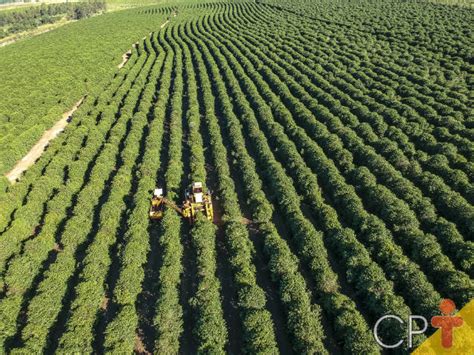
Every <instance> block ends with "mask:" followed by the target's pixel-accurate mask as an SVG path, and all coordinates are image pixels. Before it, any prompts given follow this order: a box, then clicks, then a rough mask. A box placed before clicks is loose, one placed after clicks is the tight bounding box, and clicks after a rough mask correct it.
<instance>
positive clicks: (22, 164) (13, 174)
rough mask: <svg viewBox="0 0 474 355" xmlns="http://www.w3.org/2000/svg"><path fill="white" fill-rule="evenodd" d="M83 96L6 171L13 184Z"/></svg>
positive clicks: (59, 131)
mask: <svg viewBox="0 0 474 355" xmlns="http://www.w3.org/2000/svg"><path fill="white" fill-rule="evenodd" d="M84 99H85V97H83V98H81V99H80V100H79V101H78V102H76V104H75V105H74V106H73V107H72V109H71V110H69V111H68V112H65V113H64V114H63V117H62V118H61V119H60V120H59V121H58V122H56V124H55V125H54V126H53V127H52V128H50V129H48V130H47V131H46V132H44V134H43V136H42V137H41V138H40V140H39V141H38V142H37V143H36V144H35V145H34V146H33V148H31V150H30V151H29V152H28V154H26V155H25V156H24V157H23V158H22V159H21V160H20V161H19V162H18V163H17V164H16V165H15V167H14V168H13V169H12V170H11V171H10V172H8V173H7V174H6V175H5V176H6V177H7V179H8V180H9V181H10V183H12V184H14V183H15V182H16V181H17V179H19V178H20V177H21V175H22V174H23V172H25V171H26V170H27V169H28V168H29V167H30V166H32V165H33V164H34V163H35V162H36V160H38V159H39V157H40V156H41V154H43V152H44V150H45V148H46V147H47V146H48V144H49V142H50V141H51V140H52V139H54V138H56V137H57V135H58V134H59V133H61V132H62V131H63V130H64V128H65V127H66V126H67V124H68V123H69V121H70V118H71V116H72V114H73V113H74V112H75V111H76V110H77V109H78V108H79V106H80V105H81V104H82V102H83V101H84Z"/></svg>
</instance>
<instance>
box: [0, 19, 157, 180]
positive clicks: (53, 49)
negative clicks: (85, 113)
mask: <svg viewBox="0 0 474 355" xmlns="http://www.w3.org/2000/svg"><path fill="white" fill-rule="evenodd" d="M160 13H161V15H160V14H157V15H155V16H153V17H147V21H144V16H146V15H143V14H139V13H138V12H137V11H136V10H130V11H120V12H114V13H107V14H104V15H101V16H95V17H93V18H90V19H86V20H83V21H78V22H75V23H71V24H68V25H66V26H63V27H61V28H58V29H56V30H54V31H50V32H48V33H45V34H42V35H40V36H36V37H33V38H31V39H28V40H24V41H20V42H18V43H15V44H12V45H8V46H6V47H3V48H0V53H1V54H0V77H1V78H2V80H1V81H0V96H1V97H2V101H1V103H0V127H1V129H0V140H2V139H3V138H4V137H8V139H7V140H6V141H2V144H1V147H0V167H1V168H2V171H0V172H2V173H4V172H6V171H8V170H9V169H10V168H12V167H13V165H14V164H15V162H16V161H18V160H19V159H21V157H22V156H24V155H25V154H26V153H27V152H28V150H29V149H30V148H31V147H32V146H33V145H34V144H35V143H36V142H37V141H38V139H39V138H40V137H41V135H42V134H43V133H44V131H45V130H46V129H48V128H50V127H51V126H53V124H54V123H55V122H56V121H58V120H59V119H60V118H61V116H62V115H63V113H64V112H66V111H68V110H70V108H71V107H72V106H73V105H74V103H76V102H77V101H78V100H79V98H81V97H82V96H84V95H85V94H87V93H89V94H90V93H93V92H96V91H98V90H100V89H101V88H103V87H104V86H105V85H106V83H107V82H108V81H110V79H111V78H112V76H113V74H114V72H115V71H116V69H117V67H116V65H118V64H119V63H120V62H121V61H122V55H123V54H124V53H125V52H126V51H128V50H129V49H130V48H131V47H132V44H133V43H135V42H137V41H138V40H139V39H141V38H143V37H144V36H145V35H147V34H148V33H149V32H150V31H153V30H155V29H156V28H159V26H160V25H161V24H162V23H163V22H164V21H165V20H166V11H165V10H163V12H161V11H160Z"/></svg>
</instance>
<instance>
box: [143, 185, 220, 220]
mask: <svg viewBox="0 0 474 355" xmlns="http://www.w3.org/2000/svg"><path fill="white" fill-rule="evenodd" d="M184 197H185V199H184V201H183V204H182V205H181V206H177V205H176V204H175V203H173V201H170V200H168V199H167V198H166V197H164V196H163V189H162V188H157V189H155V191H154V192H153V197H152V199H151V207H150V218H151V219H152V220H160V219H161V218H163V212H164V210H165V207H166V206H168V207H170V208H172V209H174V210H175V211H176V212H178V213H179V214H180V215H181V216H183V217H184V218H186V219H188V221H189V222H190V223H193V222H194V221H195V220H196V218H197V214H198V213H199V212H201V213H203V214H204V216H206V218H207V219H208V220H209V221H211V222H212V221H213V220H214V209H213V207H212V197H211V193H210V192H204V188H203V186H202V182H193V183H192V184H191V185H190V186H189V187H188V188H187V189H186V191H185V193H184Z"/></svg>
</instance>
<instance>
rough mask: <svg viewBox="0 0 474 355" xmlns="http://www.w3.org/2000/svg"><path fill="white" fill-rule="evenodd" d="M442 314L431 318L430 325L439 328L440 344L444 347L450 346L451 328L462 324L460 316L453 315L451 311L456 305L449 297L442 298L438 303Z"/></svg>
mask: <svg viewBox="0 0 474 355" xmlns="http://www.w3.org/2000/svg"><path fill="white" fill-rule="evenodd" d="M439 309H440V311H441V313H442V316H435V317H433V318H431V325H432V326H433V327H435V328H441V345H442V346H443V347H444V348H450V347H451V346H452V345H453V328H458V327H460V326H462V325H463V323H464V322H463V319H462V318H461V317H454V316H452V313H454V311H455V310H456V305H455V304H454V302H453V301H451V300H450V299H444V300H442V301H441V303H440V305H439Z"/></svg>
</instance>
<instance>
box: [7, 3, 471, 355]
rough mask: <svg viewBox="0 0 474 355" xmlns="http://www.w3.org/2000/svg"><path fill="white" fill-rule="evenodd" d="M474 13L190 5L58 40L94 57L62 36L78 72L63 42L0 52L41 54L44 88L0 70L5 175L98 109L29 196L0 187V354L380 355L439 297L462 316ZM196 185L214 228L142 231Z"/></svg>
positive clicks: (165, 224)
mask: <svg viewBox="0 0 474 355" xmlns="http://www.w3.org/2000/svg"><path fill="white" fill-rule="evenodd" d="M368 5H370V6H368ZM389 8H390V11H388V9H389ZM348 9H350V11H348ZM422 10H423V11H424V10H426V11H425V12H422ZM175 11H176V12H175ZM175 13H176V14H177V16H176V17H175V16H170V15H171V14H173V15H174V14H175ZM381 14H383V16H381ZM422 14H423V16H421V15H422ZM125 15H127V16H125ZM470 15H471V12H469V11H468V10H467V9H460V8H454V7H452V8H449V11H448V9H447V7H444V6H439V5H437V6H435V5H432V4H428V3H423V4H421V2H418V1H416V2H401V1H396V0H383V1H379V2H373V1H369V0H355V1H351V6H350V7H348V6H347V2H345V1H336V2H335V1H330V0H318V1H309V0H308V1H306V0H291V1H290V0H288V1H278V2H276V1H273V0H266V1H257V2H248V1H239V2H232V3H205V4H191V3H190V4H186V5H180V6H178V7H169V8H163V7H150V8H143V9H139V10H135V11H132V12H130V11H124V12H123V16H122V14H110V15H104V16H101V19H100V21H98V20H96V19H94V18H93V19H88V20H84V21H81V23H80V24H79V23H78V24H74V25H70V26H67V27H65V28H64V29H61V30H58V31H63V32H62V33H67V34H69V35H71V34H72V33H75V34H76V35H77V38H78V40H77V41H78V42H77V44H81V45H83V46H84V48H83V50H84V51H85V53H79V54H78V52H77V48H75V46H72V45H71V46H72V47H69V44H70V43H73V42H74V41H72V39H71V38H69V37H65V38H66V41H65V42H67V43H68V44H67V45H66V44H62V47H61V48H69V49H70V53H73V54H76V55H78V56H79V57H78V58H77V59H67V58H63V57H61V58H60V59H59V60H57V58H56V57H58V56H57V55H55V52H54V53H53V52H52V54H51V53H49V52H48V51H49V50H51V48H56V49H57V48H60V47H59V46H57V45H58V43H57V42H55V41H58V38H57V37H56V35H55V34H54V32H53V33H51V34H48V35H47V36H46V35H45V36H44V37H43V39H44V46H45V48H47V49H45V50H44V51H43V49H42V48H40V46H39V42H37V41H38V40H31V41H29V42H28V41H25V42H24V43H19V44H15V45H14V46H11V47H7V48H4V49H1V50H0V51H2V60H4V59H3V58H4V57H3V54H4V53H5V54H6V57H7V58H8V60H12V59H13V58H15V57H14V56H13V54H12V53H13V52H14V51H13V50H11V49H8V48H17V49H18V53H20V54H21V53H25V52H21V51H23V50H24V51H26V50H29V51H30V52H31V53H30V54H31V57H32V58H37V59H38V56H40V57H41V55H40V54H41V53H42V55H45V58H47V59H44V60H45V62H42V61H39V68H38V69H28V70H26V69H25V67H24V66H23V64H22V63H19V64H17V65H18V67H19V68H20V69H21V70H24V75H30V74H31V76H30V77H29V80H30V81H32V82H31V83H28V85H30V86H28V85H26V84H25V82H24V81H22V80H23V79H22V75H20V74H19V73H20V71H17V69H16V68H13V66H12V65H11V64H9V63H10V62H8V60H7V61H6V62H5V63H6V64H5V68H7V69H8V70H10V72H9V74H11V77H10V76H8V77H7V79H6V80H5V82H2V83H1V84H0V90H4V91H5V92H6V93H7V95H3V96H2V98H3V97H4V98H5V100H4V101H2V104H1V105H0V128H1V132H2V133H1V134H2V135H1V136H0V143H2V148H1V149H0V154H3V155H4V156H6V157H7V159H3V160H1V161H0V164H4V165H2V166H3V167H4V168H5V169H7V168H8V167H9V166H11V164H10V163H8V161H10V160H11V161H14V160H16V159H17V158H18V157H19V156H21V154H22V152H21V149H24V150H27V148H28V147H29V146H30V145H31V143H32V142H34V140H35V136H36V137H37V136H38V135H41V133H42V132H43V130H44V128H45V127H47V126H50V124H51V123H52V122H53V121H54V120H53V118H56V119H57V117H58V116H60V115H61V112H62V111H63V110H64V109H65V108H66V104H70V103H71V102H74V100H77V98H78V97H81V96H82V95H83V94H84V93H85V92H86V91H85V90H83V89H84V88H85V87H86V86H87V94H88V95H87V97H86V99H85V100H84V102H83V104H82V105H81V106H80V107H79V109H78V110H77V111H76V112H75V114H74V116H73V118H72V121H71V123H70V124H69V125H68V126H67V127H66V129H65V131H64V133H62V134H61V135H59V137H58V138H57V139H55V140H53V141H52V142H51V143H50V145H49V146H48V148H47V150H46V151H45V152H44V154H43V155H42V157H41V158H40V159H39V160H38V162H36V164H35V165H34V166H33V167H31V168H30V169H29V170H28V171H27V172H25V174H24V175H23V176H22V177H21V179H20V181H19V182H17V183H16V184H15V185H12V186H8V184H7V182H6V180H5V179H2V180H0V211H1V213H0V319H2V322H0V352H6V353H41V352H47V353H50V352H51V353H53V352H64V353H90V352H98V353H102V352H112V353H132V352H158V353H170V354H178V353H180V352H183V351H185V352H186V351H190V352H197V353H225V352H229V351H233V350H234V348H236V347H238V350H239V351H241V352H243V353H251V354H254V353H259V354H276V353H278V352H282V351H283V350H286V347H287V346H291V347H292V349H293V351H294V352H295V353H303V354H314V353H318V354H324V353H328V352H341V353H342V352H347V353H357V354H362V353H363V354H366V353H367V354H376V353H380V351H381V349H380V348H379V347H378V346H377V344H376V343H375V341H374V339H373V337H372V335H371V328H372V327H373V325H374V324H375V322H376V320H377V319H378V318H379V317H380V316H381V315H384V314H397V315H400V316H401V317H402V318H406V317H407V316H408V315H409V314H411V313H415V314H422V315H424V316H425V317H427V318H429V317H430V316H431V315H432V314H434V313H437V312H438V308H437V307H438V303H439V300H440V299H441V298H445V297H449V298H451V299H454V300H455V301H456V304H457V306H458V307H459V308H460V307H462V306H463V305H464V304H465V303H466V302H468V301H469V300H470V299H472V296H473V294H474V286H473V282H472V275H473V270H472V268H473V255H474V254H473V253H474V251H473V250H474V248H473V244H472V242H473V241H472V228H473V227H472V226H473V224H472V220H473V218H472V214H473V209H472V202H473V198H474V195H473V190H472V183H471V182H472V179H473V178H474V165H473V164H472V158H473V154H474V153H473V152H474V148H473V144H472V139H473V137H474V136H473V131H472V129H473V128H474V127H473V126H472V122H471V120H470V116H469V115H470V114H471V113H472V112H471V109H470V106H469V101H468V97H469V85H470V83H471V81H472V80H471V78H470V74H469V67H468V65H467V63H468V60H469V58H470V54H469V53H470V52H469V50H468V49H467V48H468V41H466V37H468V36H467V34H468V32H467V31H465V27H463V26H462V25H463V24H464V23H465V21H466V18H468V17H469V16H470ZM165 19H169V20H170V22H169V23H167V25H166V27H160V26H161V23H163V21H164V20H165ZM415 19H416V21H415ZM121 21H123V23H122V22H121ZM393 24H396V26H394V25H393ZM79 25H80V26H79ZM106 25H109V29H108V30H109V32H112V33H107V34H105V27H103V26H106ZM75 26H77V27H75ZM79 29H82V30H84V33H82V34H80V33H79V32H80V31H79ZM149 29H152V30H153V31H154V32H153V33H151V34H150V36H146V38H144V40H142V41H139V43H138V44H136V45H135V46H132V43H134V42H136V40H137V38H136V37H138V38H141V37H143V35H146V34H147V31H148V30H149ZM74 31H79V32H77V33H76V32H74ZM115 31H117V32H115ZM58 33H59V32H58ZM93 35H101V36H103V38H100V39H99V38H96V39H94V41H93V43H92V44H88V45H84V43H82V41H84V40H85V39H86V38H89V39H90V38H92V37H93ZM117 36H122V37H123V38H118V37H117ZM140 36H141V37H140ZM111 39H115V40H116V42H115V43H109V42H108V41H109V40H111ZM49 41H51V42H49ZM102 41H103V42H102ZM34 43H36V44H35V45H33V44H34ZM41 44H43V43H41ZM99 44H101V45H103V49H100V50H99V49H98V48H99ZM52 46H53V47H52ZM130 47H132V53H131V57H130V59H129V61H128V64H127V65H126V66H125V67H124V68H122V69H120V70H118V69H116V68H113V67H114V66H115V65H116V64H117V63H116V62H118V57H119V56H121V55H122V54H123V52H125V51H126V50H128V49H129V48H130ZM71 48H72V49H71ZM47 52H48V53H47ZM53 58H56V59H54V60H53ZM2 60H0V62H1V61H2ZM81 61H82V62H81ZM93 61H95V64H96V68H92V65H91V63H92V62H93ZM66 62H68V63H72V64H74V63H75V64H77V63H79V62H81V63H83V65H84V66H83V67H82V68H81V69H77V66H74V68H72V69H71V68H70V69H68V70H70V72H68V74H67V75H68V77H69V78H71V77H75V78H79V81H78V82H74V83H72V84H71V83H70V85H72V87H71V88H70V89H65V86H64V85H61V84H60V83H61V81H60V78H56V77H50V79H48V81H47V82H45V81H43V79H41V78H45V77H48V75H50V74H51V71H50V70H57V73H58V75H62V70H63V69H62V66H61V63H63V64H64V63H66ZM28 63H29V59H28ZM44 63H47V64H48V65H45V64H44ZM75 64H74V65H75ZM12 68H13V69H12ZM58 68H59V69H58ZM7 69H3V68H2V70H7ZM20 69H18V70H20ZM33 72H37V73H38V74H37V75H36V74H35V75H33V74H32V73H33ZM2 78H3V77H2ZM85 79H87V83H86V81H84V82H83V83H82V80H85ZM79 82H81V83H79ZM12 83H17V84H18V89H17V88H16V87H13V84H12ZM53 85H57V87H55V88H54V90H53V89H52V86H53ZM28 88H35V89H33V90H30V89H28ZM45 88H49V89H48V90H46V89H45ZM27 91H28V92H29V91H31V94H28V95H26V94H25V93H26V92H27ZM17 93H23V94H22V95H19V96H18V97H14V96H16V95H17ZM39 93H41V94H42V96H41V95H39ZM40 96H41V97H42V99H35V97H40ZM66 99H67V100H70V101H71V102H66V101H65V100H66ZM21 100H23V102H25V103H28V102H30V103H29V104H31V105H32V106H31V107H33V106H35V105H36V106H35V107H36V109H37V110H38V116H37V117H36V118H35V117H33V116H30V113H31V112H33V111H31V110H33V109H32V108H31V107H30V106H28V105H29V104H28V105H27V106H28V107H26V106H23V107H22V105H19V104H17V103H18V102H20V101H21ZM38 100H39V101H38ZM62 105H64V107H63V106H62ZM45 110H46V111H47V110H50V111H49V115H50V116H48V115H46V114H45V112H46V111H45ZM28 112H29V113H28ZM4 113H6V115H5V114H4ZM2 115H3V116H2ZM25 117H27V118H28V119H26V118H25ZM39 117H41V119H39ZM20 143H21V147H20ZM12 147H15V149H13V150H14V152H15V154H16V155H15V154H12V153H11V150H12ZM191 181H202V182H204V183H205V184H206V185H207V186H208V187H210V188H212V190H213V201H214V202H215V205H214V206H215V211H216V215H217V216H216V217H217V218H216V219H217V223H216V224H217V225H215V224H213V223H211V222H209V221H208V220H207V219H206V218H204V216H202V215H199V216H198V221H197V222H196V223H195V224H194V225H192V226H189V227H188V226H187V225H185V223H187V222H185V221H184V220H182V218H181V217H180V215H179V214H177V213H176V212H175V211H174V210H173V209H171V208H166V210H165V213H164V217H163V219H162V220H161V221H160V222H159V224H158V223H155V222H150V221H149V219H148V210H149V206H150V197H151V193H152V191H153V189H154V188H155V187H156V186H157V185H158V186H160V187H161V186H163V187H164V188H165V193H166V196H167V198H169V199H170V200H172V201H174V202H175V203H176V204H180V202H181V198H182V191H181V189H182V187H183V186H185V185H188V184H189V183H190V182H191ZM7 186H8V187H7ZM243 216H245V217H246V218H243ZM152 238H153V239H152ZM218 238H219V239H218ZM150 251H153V252H150ZM219 255H225V256H226V257H224V258H220V259H219ZM156 256H157V259H156V260H154V259H150V258H151V257H153V258H154V257H156ZM185 257H186V258H188V259H189V260H188V259H186V260H184V258H185ZM155 261H156V262H155ZM150 265H155V267H156V270H153V272H152V274H150V275H147V277H145V276H146V275H145V272H147V271H148V270H149V266H150ZM220 267H222V269H219V268H220ZM192 270H195V274H185V275H183V272H184V271H186V272H187V273H188V272H192ZM221 276H223V277H222V278H221ZM268 276H269V278H270V280H269V281H271V282H267V280H265V279H264V278H265V277H268ZM224 280H225V282H228V280H230V281H231V283H232V284H230V285H227V284H225V285H224V284H222V285H221V282H223V281H224ZM223 291H225V293H223ZM184 295H187V296H190V297H189V298H187V297H184ZM150 296H151V297H150ZM223 296H225V298H223ZM150 298H151V299H153V302H147V300H149V299H150ZM155 299H156V301H155ZM223 300H225V303H224V302H223ZM227 302H229V303H227ZM224 305H226V306H228V305H231V307H234V308H235V313H233V312H234V311H232V313H231V314H226V312H227V307H224ZM145 307H146V308H147V309H146V311H145V312H144V308H145ZM278 312H281V313H282V314H278ZM234 314H235V315H237V319H230V317H231V316H234ZM228 319H230V320H231V322H232V323H229V324H226V321H227V320H228ZM185 320H190V324H185ZM231 325H232V329H231ZM234 326H235V327H234ZM237 331H238V332H240V333H241V336H239V337H235V338H234V332H237ZM380 331H381V335H382V336H383V338H384V339H386V340H387V341H389V342H396V341H398V340H399V339H400V338H406V329H405V327H397V326H393V325H391V326H385V324H384V326H383V327H382V328H381V329H380ZM284 332H286V333H287V334H284ZM78 334H80V336H78ZM187 335H191V336H192V339H183V336H187ZM286 339H288V340H289V343H288V344H287V342H286ZM422 340H423V337H422V336H419V337H417V338H416V339H415V342H420V341H422ZM402 351H406V349H403V350H402Z"/></svg>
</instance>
